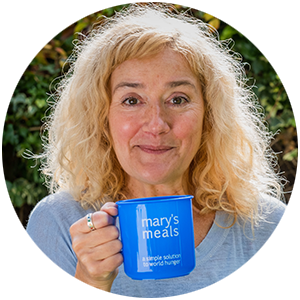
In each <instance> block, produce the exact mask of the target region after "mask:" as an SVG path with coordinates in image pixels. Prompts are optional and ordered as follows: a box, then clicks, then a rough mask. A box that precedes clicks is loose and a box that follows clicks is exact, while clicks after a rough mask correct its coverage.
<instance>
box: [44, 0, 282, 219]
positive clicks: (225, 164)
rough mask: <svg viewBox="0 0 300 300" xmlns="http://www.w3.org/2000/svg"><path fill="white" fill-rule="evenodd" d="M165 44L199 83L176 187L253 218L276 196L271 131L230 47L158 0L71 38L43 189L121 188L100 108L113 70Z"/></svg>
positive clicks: (90, 200)
mask: <svg viewBox="0 0 300 300" xmlns="http://www.w3.org/2000/svg"><path fill="white" fill-rule="evenodd" d="M165 47H169V48H171V49H172V50H173V51H176V52H178V53H181V54H182V55H183V56H184V57H185V58H186V60H187V61H188V63H189V66H190V68H191V70H192V71H193V72H194V74H196V76H198V78H199V81H200V82H201V84H202V88H203V98H204V102H205V117H204V124H203V126H204V127H203V133H202V143H201V146H200V148H199V150H198V152H197V154H196V156H195V157H194V159H193V161H192V163H191V165H190V167H189V169H188V170H187V174H186V175H187V176H188V180H187V182H188V183H187V186H186V187H185V190H186V191H187V192H188V193H190V194H192V195H194V201H195V204H196V205H197V207H198V208H199V209H201V212H202V213H208V212H211V211H217V210H225V211H227V212H229V213H230V214H233V215H234V217H235V220H236V218H237V217H238V216H240V217H241V218H243V219H245V220H246V219H251V220H252V221H253V220H256V219H257V216H258V215H259V205H258V199H259V198H260V197H261V196H262V195H263V194H268V195H271V196H275V197H277V198H278V197H281V191H282V188H281V184H280V178H279V176H278V175H277V174H276V173H275V172H274V170H273V164H274V162H276V161H275V155H274V153H273V152H272V150H271V148H270V147H269V144H270V140H271V138H272V136H271V134H270V133H269V132H268V130H267V129H266V126H265V125H264V123H263V121H262V120H263V118H262V115H261V114H260V113H259V111H260V110H259V106H258V105H257V103H256V98H255V97H254V94H253V93H252V92H251V90H250V89H249V87H247V85H246V78H245V74H244V68H243V65H242V63H241V62H240V60H239V59H237V58H238V57H237V55H236V54H234V53H232V51H230V49H229V47H228V46H227V44H226V43H224V42H221V41H219V40H218V38H217V35H216V33H215V32H213V31H212V28H210V27H209V26H208V25H207V24H205V23H203V22H202V21H200V20H198V19H196V18H193V17H191V16H188V15H186V14H182V13H171V12H170V10H169V9H168V7H167V6H166V5H153V4H152V5H143V6H140V5H131V6H130V7H129V8H127V9H124V10H123V11H121V12H119V13H116V14H115V16H114V17H112V18H109V19H107V20H106V22H105V24H102V25H101V27H99V28H96V29H94V30H93V31H92V32H91V33H90V34H89V36H88V37H86V38H85V39H84V41H83V42H80V43H77V44H76V45H75V48H74V51H73V55H72V56H71V60H74V62H73V63H72V66H71V69H70V71H69V72H68V74H66V76H65V78H64V79H63V80H62V81H61V82H60V85H59V88H58V89H57V91H56V93H55V94H54V95H53V96H54V97H55V100H56V103H55V105H54V107H53V112H52V114H51V116H50V117H49V118H48V120H47V122H46V124H45V125H46V130H47V131H48V137H47V139H44V153H43V154H42V155H40V157H42V158H43V163H42V171H43V172H44V174H46V175H47V176H46V177H47V183H48V185H49V188H50V191H51V192H52V193H53V192H56V191H59V190H68V191H69V192H70V193H71V194H72V195H73V197H74V199H75V200H77V201H80V202H81V203H82V205H83V207H87V206H93V207H94V208H95V209H99V208H100V207H101V205H102V204H103V203H104V202H106V201H117V200H122V199H125V198H126V176H125V174H124V171H123V169H122V167H121V165H120V164H119V162H118V160H117V158H116V155H115V152H114V150H113V146H112V145H113V144H112V139H111V135H110V129H109V122H108V113H109V108H110V99H111V95H110V94H111V91H110V88H109V86H110V85H109V83H110V77H111V74H112V72H113V71H114V70H115V69H116V67H117V66H119V65H120V64H121V63H123V62H124V61H126V60H128V59H132V58H142V57H146V56H148V55H153V54H156V53H158V52H159V51H161V50H162V49H163V48H165Z"/></svg>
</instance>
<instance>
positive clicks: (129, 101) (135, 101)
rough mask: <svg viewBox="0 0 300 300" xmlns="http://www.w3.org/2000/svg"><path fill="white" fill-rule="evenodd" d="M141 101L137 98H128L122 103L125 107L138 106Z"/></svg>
mask: <svg viewBox="0 0 300 300" xmlns="http://www.w3.org/2000/svg"><path fill="white" fill-rule="evenodd" d="M139 102H140V101H139V100H138V99H137V98H134V97H129V98H126V99H125V100H124V101H123V102H122V103H123V104H125V105H129V106H131V105H136V104H138V103H139Z"/></svg>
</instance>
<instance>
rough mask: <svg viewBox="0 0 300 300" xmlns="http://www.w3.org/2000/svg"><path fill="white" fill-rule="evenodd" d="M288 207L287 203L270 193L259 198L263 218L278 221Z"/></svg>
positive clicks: (268, 220)
mask: <svg viewBox="0 0 300 300" xmlns="http://www.w3.org/2000/svg"><path fill="white" fill-rule="evenodd" d="M285 209H286V204H285V203H284V202H282V201H281V200H279V199H276V198H274V197H272V196H269V195H262V196H261V197H260V199H259V213H260V215H261V216H262V219H263V220H266V221H267V222H274V223H276V224H277V223H278V222H279V221H280V220H281V218H282V216H283V214H284V212H285Z"/></svg>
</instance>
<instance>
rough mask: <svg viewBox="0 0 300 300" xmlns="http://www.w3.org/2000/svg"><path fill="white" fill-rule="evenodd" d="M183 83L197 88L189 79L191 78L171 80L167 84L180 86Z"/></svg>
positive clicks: (173, 86) (171, 86) (168, 85)
mask: <svg viewBox="0 0 300 300" xmlns="http://www.w3.org/2000/svg"><path fill="white" fill-rule="evenodd" d="M181 85H187V86H191V87H192V88H193V89H194V90H197V89H196V86H195V85H194V84H193V83H192V82H191V81H189V80H177V81H171V82H168V83H167V84H166V86H167V87H170V88H175V87H178V86H181Z"/></svg>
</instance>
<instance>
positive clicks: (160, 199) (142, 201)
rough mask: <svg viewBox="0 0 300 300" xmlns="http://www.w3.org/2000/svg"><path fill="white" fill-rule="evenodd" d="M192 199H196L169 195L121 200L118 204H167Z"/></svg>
mask: <svg viewBox="0 0 300 300" xmlns="http://www.w3.org/2000/svg"><path fill="white" fill-rule="evenodd" d="M192 198H194V196H192V195H169V196H158V197H144V198H135V199H126V200H120V201H117V202H116V204H118V205H129V204H145V202H147V203H155V202H159V203H161V202H166V201H170V200H190V199H192ZM139 202H140V203H139Z"/></svg>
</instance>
